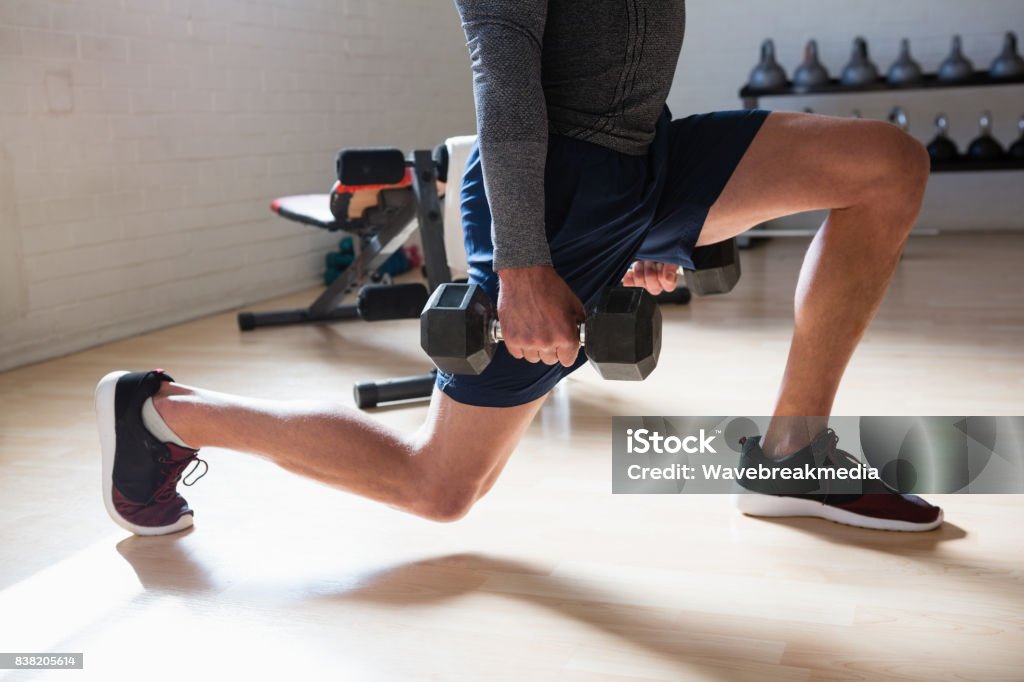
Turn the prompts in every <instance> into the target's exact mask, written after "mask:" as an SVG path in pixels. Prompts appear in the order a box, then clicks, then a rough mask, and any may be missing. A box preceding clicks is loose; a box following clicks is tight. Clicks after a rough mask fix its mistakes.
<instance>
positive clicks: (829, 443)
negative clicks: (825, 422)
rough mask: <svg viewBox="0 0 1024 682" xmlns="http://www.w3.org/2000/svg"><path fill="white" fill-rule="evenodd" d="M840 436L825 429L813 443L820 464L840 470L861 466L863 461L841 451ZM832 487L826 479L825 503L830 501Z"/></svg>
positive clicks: (815, 457)
mask: <svg viewBox="0 0 1024 682" xmlns="http://www.w3.org/2000/svg"><path fill="white" fill-rule="evenodd" d="M838 445H839V436H838V435H837V434H836V432H835V431H834V430H832V429H825V430H824V431H822V432H821V433H819V434H818V435H817V436H816V437H815V438H814V440H813V441H812V442H811V452H812V453H814V459H815V460H816V461H818V462H821V463H823V464H824V463H825V462H826V461H828V462H830V463H831V464H832V466H834V467H836V468H839V469H850V468H857V467H860V466H861V461H860V460H859V459H857V458H856V457H854V456H853V455H851V454H850V453H849V452H846V451H845V450H840V449H839V448H838V447H837V446H838ZM830 488H831V485H830V483H829V479H828V478H825V501H827V500H828V496H829V493H830Z"/></svg>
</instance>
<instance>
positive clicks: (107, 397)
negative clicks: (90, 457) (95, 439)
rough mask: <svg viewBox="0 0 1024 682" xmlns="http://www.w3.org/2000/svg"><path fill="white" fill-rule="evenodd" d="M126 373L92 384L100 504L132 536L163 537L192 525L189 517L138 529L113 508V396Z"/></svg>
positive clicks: (114, 429)
mask: <svg viewBox="0 0 1024 682" xmlns="http://www.w3.org/2000/svg"><path fill="white" fill-rule="evenodd" d="M125 374H128V372H111V373H110V374H108V375H107V376H105V377H103V378H102V379H100V383H98V384H97V385H96V422H97V425H98V426H99V432H100V452H101V454H102V457H103V466H102V469H103V471H102V481H101V485H102V488H103V505H104V506H105V507H106V508H107V513H108V514H109V515H110V518H111V519H113V520H114V523H116V524H117V525H119V526H121V527H122V528H124V529H125V530H127V531H129V532H132V533H135V534H136V535H166V534H167V533H175V532H177V531H179V530H185V529H186V528H188V527H190V526H191V525H192V515H191V514H185V515H183V516H182V517H181V518H179V519H178V520H177V521H175V522H174V523H172V524H170V525H168V526H139V525H136V524H134V523H132V522H131V521H129V520H128V519H126V518H124V517H123V516H121V514H119V513H118V511H117V508H115V507H114V452H115V451H116V449H117V430H116V426H115V422H116V420H115V415H114V395H115V393H116V391H117V380H118V379H120V378H121V377H123V376H124V375H125Z"/></svg>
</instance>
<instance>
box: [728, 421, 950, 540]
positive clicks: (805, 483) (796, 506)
mask: <svg viewBox="0 0 1024 682" xmlns="http://www.w3.org/2000/svg"><path fill="white" fill-rule="evenodd" d="M760 441H761V438H760V436H756V437H752V438H743V439H741V440H740V443H741V444H742V446H743V449H742V454H741V455H740V467H741V468H748V467H753V468H757V467H767V468H768V470H769V471H771V470H772V469H779V468H789V469H790V475H789V476H787V477H786V478H783V477H782V476H776V475H773V476H769V477H766V478H764V479H761V478H758V479H752V478H751V479H748V478H743V479H740V484H741V485H742V486H743V487H744V488H746V489H747V490H746V491H745V492H741V493H738V494H737V495H736V498H735V499H736V506H737V507H739V510H740V511H742V512H743V513H744V514H749V515H751V516H814V517H817V518H821V519H827V520H829V521H835V522H836V523H843V524H846V525H848V526H860V527H861V528H872V529H875V530H900V531H925V530H932V529H933V528H938V527H939V526H940V525H941V524H942V510H941V509H940V508H938V507H936V506H934V505H931V504H928V503H927V502H925V501H924V500H922V499H921V498H920V497H918V496H916V495H906V494H900V493H898V492H896V491H895V490H893V489H892V488H890V487H889V486H888V485H886V484H885V482H884V481H882V480H881V479H875V478H867V477H864V478H853V476H852V475H848V477H847V478H845V479H844V478H840V477H835V478H832V477H829V476H824V477H821V478H820V479H819V478H795V477H794V476H793V473H795V470H797V469H799V470H804V471H807V470H808V469H811V470H812V471H817V470H818V468H820V467H835V468H839V469H848V470H850V471H852V470H854V469H859V470H861V471H864V470H865V467H864V465H863V463H862V462H860V460H858V459H857V458H856V457H854V456H853V455H851V454H850V453H848V452H846V451H844V450H839V449H838V448H837V447H836V446H837V445H838V443H839V437H838V436H837V435H836V433H835V431H833V430H832V429H826V430H824V431H822V432H821V433H819V434H818V435H817V436H816V437H815V439H814V441H813V442H812V443H811V444H810V445H808V446H807V447H805V448H803V449H802V450H799V451H798V452H796V453H794V454H792V455H790V456H788V457H784V458H782V459H777V460H773V459H769V458H768V457H766V456H765V454H764V451H763V450H762V449H761V443H760ZM777 473H781V472H777Z"/></svg>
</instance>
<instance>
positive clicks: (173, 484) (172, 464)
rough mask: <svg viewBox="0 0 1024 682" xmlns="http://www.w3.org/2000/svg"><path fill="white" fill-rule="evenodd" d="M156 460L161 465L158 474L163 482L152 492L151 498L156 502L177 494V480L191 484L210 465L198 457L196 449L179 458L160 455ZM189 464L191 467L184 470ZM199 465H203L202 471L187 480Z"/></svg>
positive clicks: (202, 474) (164, 500) (168, 500)
mask: <svg viewBox="0 0 1024 682" xmlns="http://www.w3.org/2000/svg"><path fill="white" fill-rule="evenodd" d="M157 462H159V463H160V465H161V467H160V474H161V476H162V478H163V479H164V482H163V483H161V484H160V486H159V487H158V488H157V489H156V490H155V491H154V492H153V497H152V499H153V500H155V501H156V502H170V501H171V500H172V499H174V496H175V495H177V494H178V491H177V487H178V481H181V483H182V485H186V486H193V485H195V484H196V482H197V481H199V479H201V478H202V477H203V476H205V475H206V472H207V471H209V470H210V465H209V464H208V463H207V462H206V460H205V459H201V458H200V457H199V453H198V451H196V452H193V453H192V454H191V455H190V456H189V457H186V458H185V459H181V460H173V459H171V458H170V457H164V456H160V457H158V458H157ZM189 465H192V468H191V469H189V470H188V471H185V470H186V469H187V468H188V467H189ZM200 465H202V467H203V473H201V474H199V475H198V476H196V477H195V478H193V479H192V480H191V481H189V477H190V476H192V475H193V474H194V473H196V471H197V470H198V469H199V466H200Z"/></svg>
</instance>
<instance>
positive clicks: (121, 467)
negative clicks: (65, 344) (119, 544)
mask: <svg viewBox="0 0 1024 682" xmlns="http://www.w3.org/2000/svg"><path fill="white" fill-rule="evenodd" d="M164 381H173V379H171V377H169V376H168V375H167V374H165V373H164V371H163V370H161V369H155V370H153V371H152V372H111V373H110V374H108V375H107V376H105V377H103V378H102V379H101V380H100V383H99V384H97V386H96V418H97V421H98V424H99V431H100V448H101V450H102V453H103V502H104V504H105V505H106V507H107V513H109V514H110V518H112V519H113V520H114V522H115V523H117V524H118V525H119V526H121V527H122V528H125V529H126V530H129V531H131V532H132V533H135V534H136V535H163V534H165V533H173V532H175V531H179V530H184V529H185V528H188V527H189V526H191V525H192V510H191V509H190V508H189V506H188V502H186V501H185V498H184V497H182V496H181V495H179V494H178V490H177V484H178V481H180V480H181V477H182V473H183V472H184V471H185V469H186V468H187V467H188V466H189V465H190V464H192V463H193V462H195V463H196V466H195V467H194V468H193V469H192V471H191V472H189V475H191V473H194V472H195V470H196V468H198V465H199V464H202V465H203V467H204V469H203V473H202V474H201V475H200V476H198V477H197V478H195V479H194V480H192V481H191V482H189V481H188V480H186V481H185V482H184V483H185V485H192V484H193V483H195V482H196V481H197V480H199V479H200V478H202V477H203V476H204V475H205V474H206V469H205V467H206V462H205V461H203V460H201V459H199V458H198V457H197V453H198V452H199V451H198V450H192V449H190V448H186V447H182V446H180V445H177V444H175V443H164V442H161V441H160V440H159V439H157V438H156V437H154V436H153V434H152V433H150V432H149V430H148V429H146V427H145V425H144V424H143V422H142V406H143V404H144V403H145V402H146V400H148V399H149V398H150V397H152V396H153V395H154V394H155V393H156V392H157V391H158V390H160V384H161V382H164ZM186 479H187V476H186Z"/></svg>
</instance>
